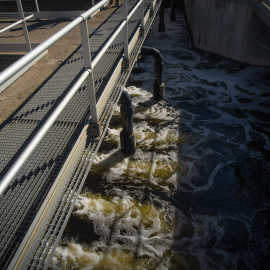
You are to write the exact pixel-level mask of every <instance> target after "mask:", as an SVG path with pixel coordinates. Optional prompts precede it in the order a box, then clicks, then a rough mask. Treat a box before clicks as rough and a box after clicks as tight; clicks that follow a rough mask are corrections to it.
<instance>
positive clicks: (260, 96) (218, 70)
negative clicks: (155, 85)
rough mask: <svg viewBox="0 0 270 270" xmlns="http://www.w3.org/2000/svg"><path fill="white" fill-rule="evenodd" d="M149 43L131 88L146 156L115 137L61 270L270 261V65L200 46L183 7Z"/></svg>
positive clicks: (93, 177)
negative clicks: (159, 60) (157, 98)
mask: <svg viewBox="0 0 270 270" xmlns="http://www.w3.org/2000/svg"><path fill="white" fill-rule="evenodd" d="M166 18H167V21H166V32H165V33H158V32H157V23H155V24H154V25H153V29H152V31H151V34H150V36H149V37H148V39H147V41H146V45H147V46H153V47H155V48H157V49H159V50H160V51H161V52H162V54H163V56H164V81H165V84H166V98H165V100H164V101H162V102H159V103H155V102H153V101H151V88H152V82H153V68H152V66H153V60H152V59H148V58H146V59H145V61H144V62H142V63H139V66H138V68H137V69H136V70H135V71H134V73H133V75H132V76H131V79H130V82H129V85H131V86H130V87H129V88H128V91H129V93H130V95H131V96H132V97H133V102H134V105H135V115H134V122H135V128H134V129H135V132H136V136H137V142H138V148H137V152H136V154H134V155H133V156H131V157H129V158H126V157H125V156H124V155H123V154H122V153H121V152H120V151H119V132H120V130H121V122H120V118H119V113H116V114H115V116H114V117H113V120H112V123H111V126H110V131H109V134H108V137H107V138H106V139H105V141H104V143H103V145H102V146H101V149H100V152H99V155H98V158H97V162H96V164H95V165H94V167H93V170H92V172H91V174H90V175H89V177H88V179H87V181H86V183H85V187H84V191H83V193H82V194H81V196H80V197H79V199H78V202H77V203H76V206H75V209H74V214H73V215H72V217H71V219H70V222H69V224H68V225H67V228H66V230H65V233H64V235H63V240H62V242H61V244H60V245H59V247H58V248H57V251H56V254H55V256H54V260H53V263H52V267H53V268H59V267H61V268H62V269H270V208H269V198H270V183H269V180H270V172H269V170H270V163H269V162H270V143H269V137H270V102H269V99H270V69H269V68H261V67H252V66H247V65H244V64H240V63H236V62H233V61H229V60H226V59H224V58H222V57H220V56H216V55H212V54H209V53H205V52H202V51H199V50H196V49H193V48H191V46H190V42H189V37H188V33H187V29H186V25H185V22H184V18H183V15H182V14H181V13H178V14H177V21H176V23H171V22H169V21H168V18H169V13H168V11H166Z"/></svg>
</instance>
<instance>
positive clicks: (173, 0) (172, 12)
mask: <svg viewBox="0 0 270 270" xmlns="http://www.w3.org/2000/svg"><path fill="white" fill-rule="evenodd" d="M170 20H171V21H172V22H175V21H176V12H175V0H171V13H170Z"/></svg>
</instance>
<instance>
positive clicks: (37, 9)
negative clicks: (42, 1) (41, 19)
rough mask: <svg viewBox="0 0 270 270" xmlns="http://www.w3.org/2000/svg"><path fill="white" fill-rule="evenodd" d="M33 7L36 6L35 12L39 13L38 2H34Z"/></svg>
mask: <svg viewBox="0 0 270 270" xmlns="http://www.w3.org/2000/svg"><path fill="white" fill-rule="evenodd" d="M35 6H36V11H37V12H39V6H38V1H37V0H35Z"/></svg>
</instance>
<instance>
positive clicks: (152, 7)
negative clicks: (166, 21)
mask: <svg viewBox="0 0 270 270" xmlns="http://www.w3.org/2000/svg"><path fill="white" fill-rule="evenodd" d="M153 16H154V0H151V7H150V17H153Z"/></svg>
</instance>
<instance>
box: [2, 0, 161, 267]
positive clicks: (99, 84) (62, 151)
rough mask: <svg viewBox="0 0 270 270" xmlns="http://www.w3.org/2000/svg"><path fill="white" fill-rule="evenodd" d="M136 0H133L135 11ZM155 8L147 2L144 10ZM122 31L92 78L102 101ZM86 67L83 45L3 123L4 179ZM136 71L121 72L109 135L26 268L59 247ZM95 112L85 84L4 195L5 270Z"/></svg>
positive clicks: (135, 20) (94, 147) (97, 40)
mask: <svg viewBox="0 0 270 270" xmlns="http://www.w3.org/2000/svg"><path fill="white" fill-rule="evenodd" d="M136 3H137V1H128V4H129V5H128V7H129V9H131V8H132V7H133V6H134V5H135V4H136ZM159 5H160V2H158V3H157V5H156V6H155V10H154V16H153V17H151V18H150V19H149V20H148V21H147V23H146V25H145V33H146V34H147V32H148V31H149V29H150V26H151V23H152V20H153V18H154V17H155V15H156V13H157V10H158V8H159ZM149 8H150V1H146V4H145V12H147V10H149ZM121 21H122V11H121V7H120V8H119V9H117V10H116V11H115V12H114V13H113V14H112V15H111V16H110V17H109V18H108V19H107V20H106V21H105V22H104V23H103V24H102V25H101V26H100V27H99V28H98V29H97V30H96V31H95V32H93V33H92V34H91V35H90V44H91V50H92V57H93V58H94V57H95V56H96V55H97V53H98V51H99V50H100V47H101V46H102V45H103V44H104V43H105V42H106V40H108V38H109V37H110V36H111V35H112V33H113V32H114V30H115V29H116V28H117V26H118V25H119V24H120V22H121ZM139 25H140V14H139V11H136V12H135V13H134V14H133V16H132V19H131V21H130V23H129V25H128V27H129V39H130V40H131V38H132V37H133V35H135V32H136V31H137V29H138V27H139ZM144 38H145V37H139V39H138V41H137V42H136V45H135V46H134V49H133V51H132V52H131V54H130V60H131V66H132V67H133V65H134V63H135V61H136V59H137V55H138V53H139V50H140V48H141V46H142V43H143V41H144ZM122 54H123V33H122V32H121V33H120V34H119V36H118V37H117V38H116V40H115V41H114V43H113V44H112V45H111V47H110V48H109V50H108V51H107V53H106V54H105V55H104V56H103V57H102V59H101V61H99V63H98V64H97V66H96V68H95V70H94V83H95V90H96V95H97V100H98V99H99V97H100V95H101V93H102V91H103V89H104V87H105V86H106V85H107V83H108V81H109V79H110V76H111V75H112V72H113V70H114V69H115V68H116V66H117V63H118V62H119V61H120V59H121V58H122ZM83 70H84V62H83V57H82V48H81V47H79V48H78V49H77V50H76V51H75V52H74V53H73V54H72V55H71V56H70V57H69V58H68V59H67V60H66V61H65V62H64V63H63V64H62V65H61V66H60V67H59V69H58V70H57V73H55V74H54V76H52V77H51V78H50V79H48V80H47V81H46V82H45V83H44V84H43V85H42V86H41V87H40V88H39V89H38V90H37V91H36V92H35V93H34V94H33V95H32V96H31V97H30V99H29V100H28V101H27V102H26V103H25V104H24V106H23V107H21V108H20V109H19V110H18V111H16V112H15V113H14V114H13V115H12V116H11V117H10V118H9V119H8V120H7V121H6V122H5V123H4V124H3V125H1V127H0V156H1V160H0V171H1V174H0V177H1V178H2V177H3V175H4V174H5V173H6V171H7V170H8V169H9V167H10V166H11V165H12V163H13V161H14V159H15V158H16V157H17V156H18V155H19V153H20V152H21V151H22V150H23V149H24V148H25V146H26V145H27V142H28V141H29V140H30V139H31V138H32V137H33V136H34V135H35V133H36V132H37V130H38V129H39V128H40V126H41V125H42V123H43V122H44V121H45V120H46V119H47V118H48V116H49V115H50V113H51V112H52V110H53V109H54V108H55V107H56V106H57V104H59V102H60V101H61V100H62V99H63V97H64V95H65V93H66V92H67V91H68V89H69V88H70V85H72V82H73V81H74V80H75V78H76V77H77V76H78V75H79V74H81V72H82V71H83ZM130 71H131V69H130V70H122V71H121V73H120V75H119V76H118V77H117V79H116V82H115V84H114V86H113V90H112V92H111V95H110V97H109V99H108V101H107V103H106V106H105V108H104V110H103V112H102V113H101V115H100V117H99V120H100V122H101V124H102V126H103V133H102V135H101V138H100V140H99V141H95V142H89V143H88V144H87V145H86V146H85V147H84V149H83V151H82V154H81V155H80V158H79V159H78V162H77V163H76V164H75V166H74V170H73V172H72V174H71V175H70V176H69V178H68V179H67V181H66V182H65V186H64V189H63V190H62V193H61V194H60V195H59V196H58V198H60V199H58V201H57V203H56V205H55V206H54V209H53V211H52V212H51V215H50V217H49V218H48V221H47V223H46V226H45V227H44V228H43V233H42V234H41V235H38V237H37V239H35V245H34V246H32V247H31V254H32V255H31V256H30V257H29V258H28V260H26V262H25V263H24V265H23V266H24V267H25V268H29V269H34V268H35V269H36V268H42V269H43V268H46V267H48V264H49V259H50V256H51V255H52V253H53V250H54V248H55V247H56V245H57V243H58V241H59V239H60V237H61V234H62V232H63V229H64V227H65V224H66V222H67V220H68V217H69V216H70V214H71V211H72V208H73V204H74V203H75V200H76V198H77V196H78V194H79V192H80V190H81V188H82V185H83V183H84V180H85V178H86V176H87V174H88V172H89V170H90V167H91V164H92V162H93V159H94V157H95V154H96V153H97V151H98V148H99V146H100V144H101V141H102V139H103V137H104V134H105V133H106V129H107V127H108V125H109V122H110V119H111V116H112V114H113V112H114V109H115V105H116V104H117V102H118V99H119V97H120V94H121V86H122V85H125V83H126V81H127V79H128V76H129V73H130ZM89 115H90V109H89V104H88V95H87V88H86V85H85V84H84V85H83V86H82V87H81V89H80V90H79V91H77V93H76V94H75V96H74V97H73V98H72V100H71V101H70V103H69V104H68V106H67V107H66V108H65V109H64V111H63V112H62V113H61V115H60V116H59V118H58V119H57V121H56V122H55V124H54V125H53V127H52V128H51V129H50V130H49V132H48V133H47V134H46V135H45V137H44V138H43V140H42V141H41V142H40V144H39V145H38V147H37V148H36V149H35V150H34V152H33V153H32V155H31V156H30V158H29V160H28V162H27V163H26V164H25V165H24V166H23V167H22V169H21V170H20V172H19V173H18V175H17V176H16V178H15V179H14V181H13V182H12V184H11V186H10V187H9V189H8V190H7V191H6V192H5V194H4V195H3V196H2V197H1V198H0V216H1V219H0V269H6V268H7V267H8V265H9V264H10V262H11V260H12V258H13V257H14V255H15V253H16V252H17V250H18V248H19V246H20V244H21V242H22V241H23V239H24V237H25V235H26V233H27V231H28V230H29V228H30V227H31V224H32V222H33V220H34V218H35V217H36V215H37V213H38V211H39V210H40V208H41V206H42V203H43V202H44V200H45V198H46V196H47V194H48V192H49V191H50V189H51V187H52V185H53V184H54V181H55V179H56V178H57V176H58V174H59V172H60V171H61V169H62V167H63V165H64V163H65V161H66V159H67V157H68V155H69V153H70V152H71V151H72V149H73V147H74V145H75V144H76V141H77V140H78V137H79V136H80V134H81V132H82V130H83V129H84V127H85V125H86V123H87V121H88V118H89Z"/></svg>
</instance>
